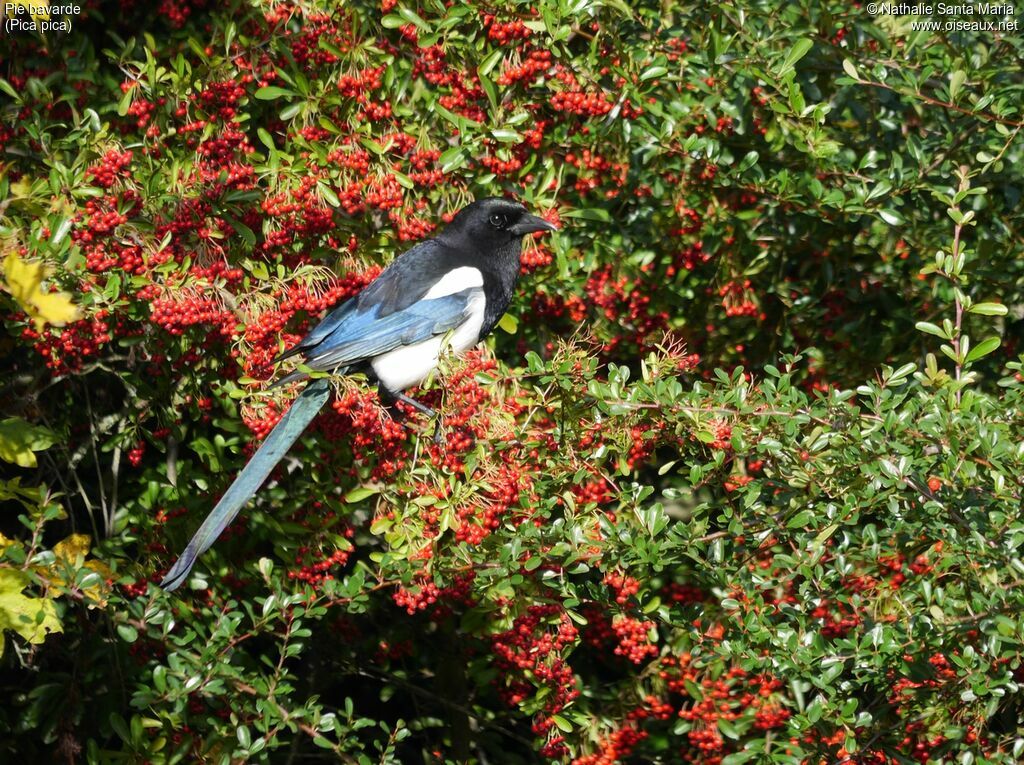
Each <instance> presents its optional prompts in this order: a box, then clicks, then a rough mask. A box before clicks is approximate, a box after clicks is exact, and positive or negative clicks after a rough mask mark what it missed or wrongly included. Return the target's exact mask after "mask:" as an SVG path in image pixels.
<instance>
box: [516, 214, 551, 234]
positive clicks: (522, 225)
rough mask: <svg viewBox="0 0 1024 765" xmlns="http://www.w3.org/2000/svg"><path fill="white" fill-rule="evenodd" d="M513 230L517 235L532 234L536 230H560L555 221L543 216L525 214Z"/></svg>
mask: <svg viewBox="0 0 1024 765" xmlns="http://www.w3.org/2000/svg"><path fill="white" fill-rule="evenodd" d="M509 231H511V232H512V233H513V234H515V235H516V236H525V235H526V234H532V233H534V232H535V231H558V226H556V225H555V224H554V223H548V222H547V221H546V220H544V219H543V218H538V217H537V216H536V215H523V216H522V217H521V218H520V219H519V222H518V223H516V224H515V225H514V226H512V227H511V228H510V229H509Z"/></svg>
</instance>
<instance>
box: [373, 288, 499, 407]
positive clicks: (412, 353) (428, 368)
mask: <svg viewBox="0 0 1024 765" xmlns="http://www.w3.org/2000/svg"><path fill="white" fill-rule="evenodd" d="M462 270H463V269H458V271H462ZM465 270H466V271H470V270H471V271H476V269H475V268H474V269H465ZM453 273H457V272H453ZM476 273H477V274H479V271H476ZM440 286H441V285H440V284H438V285H437V286H435V287H434V289H432V290H431V291H430V292H428V293H427V295H426V296H425V297H442V296H443V295H445V294H451V293H452V292H456V291H459V290H456V289H451V290H450V291H449V292H442V293H440V294H431V293H433V292H434V291H435V290H437V289H438V287H440ZM446 286H449V285H446ZM464 287H465V285H464V286H463V288H464ZM484 302H485V301H484V292H483V290H479V291H478V292H476V293H475V294H474V295H473V298H472V299H471V300H470V302H469V318H467V319H466V320H465V321H464V322H462V324H460V325H459V326H457V327H455V329H453V330H452V331H451V332H448V333H446V334H444V335H438V336H437V337H432V338H430V339H429V340H424V341H423V342H421V343H415V344H414V345H403V346H402V347H400V348H395V349H394V350H393V351H388V352H387V353H384V354H381V355H380V356H378V357H377V358H375V359H374V360H373V361H372V362H370V366H371V367H373V372H374V374H375V375H377V379H378V380H380V382H381V383H382V384H383V385H384V387H385V388H387V389H388V390H390V391H394V392H396V393H399V392H401V391H403V390H405V389H406V388H411V387H412V386H414V385H418V384H419V383H421V382H423V381H424V380H425V379H426V378H427V375H429V374H430V373H431V372H432V371H433V370H434V369H436V368H437V362H438V359H440V357H441V351H442V349H443V348H445V347H446V346H447V347H450V348H451V350H453V351H454V352H455V353H462V352H463V351H466V350H468V349H470V348H472V347H473V346H474V345H476V344H477V343H478V342H479V340H480V329H481V328H482V327H483V323H484Z"/></svg>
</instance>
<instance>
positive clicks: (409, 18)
mask: <svg viewBox="0 0 1024 765" xmlns="http://www.w3.org/2000/svg"><path fill="white" fill-rule="evenodd" d="M398 13H399V15H400V16H401V17H402V18H403V19H405V21H406V22H407V23H410V24H415V25H416V26H417V27H418V28H419V29H420V30H422V31H424V32H426V33H428V34H429V33H430V24H428V23H427V22H426V21H424V20H423V18H422V17H421V16H420V15H419V14H417V13H416V12H415V11H413V10H411V9H410V8H406V7H405V6H403V7H401V8H399V9H398Z"/></svg>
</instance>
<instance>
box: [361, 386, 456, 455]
mask: <svg viewBox="0 0 1024 765" xmlns="http://www.w3.org/2000/svg"><path fill="white" fill-rule="evenodd" d="M377 390H378V393H379V395H380V398H381V400H382V401H384V404H385V406H387V408H388V411H389V412H393V411H394V407H393V405H394V403H395V402H396V401H401V402H402V403H403V404H408V405H409V406H411V407H412V408H413V409H415V410H417V411H419V412H423V414H425V415H427V417H430V418H431V419H433V420H434V422H435V425H434V443H435V444H440V443H441V418H440V417H439V416H438V414H437V412H436V411H434V410H433V409H431V408H430V407H429V406H427V405H426V404H421V403H420V402H419V401H417V400H416V399H414V398H409V396H406V395H405V394H404V393H400V392H396V391H391V390H388V389H387V388H385V387H384V386H383V385H378V386H377Z"/></svg>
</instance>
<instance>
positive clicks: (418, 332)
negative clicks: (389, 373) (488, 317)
mask: <svg viewBox="0 0 1024 765" xmlns="http://www.w3.org/2000/svg"><path fill="white" fill-rule="evenodd" d="M474 292H476V290H475V289H473V288H471V289H466V290H463V291H462V292H456V293H453V294H451V295H444V296H443V297H438V298H432V299H430V300H421V301H419V302H418V303H414V304H413V305H411V306H409V307H408V308H405V309H403V310H401V311H397V312H395V313H391V314H388V315H387V316H383V317H381V316H380V315H379V313H380V309H379V307H378V306H374V307H373V308H372V309H370V310H368V311H365V312H358V311H356V312H351V313H348V314H347V315H346V316H345V317H344V319H343V320H341V321H339V322H338V324H337V325H336V326H335V327H334V329H333V331H332V332H331V333H330V334H328V335H327V337H326V338H325V339H323V340H322V341H320V343H319V344H318V345H317V347H316V348H315V349H313V350H312V351H309V352H307V353H306V365H307V366H309V367H310V368H311V369H318V370H329V369H335V368H336V367H340V366H346V365H351V364H354V363H357V362H359V361H363V360H366V359H371V358H373V357H375V356H379V355H380V354H382V353H387V352H388V351H391V350H394V349H395V348H398V347H399V346H402V345H412V344H414V343H419V342H422V341H424V340H428V339H430V338H431V337H433V336H435V335H440V334H443V333H444V332H447V331H448V330H450V329H454V328H455V327H457V326H459V324H461V323H462V322H464V321H465V320H466V319H467V318H469V307H470V302H471V300H472V297H473V294H474Z"/></svg>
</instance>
